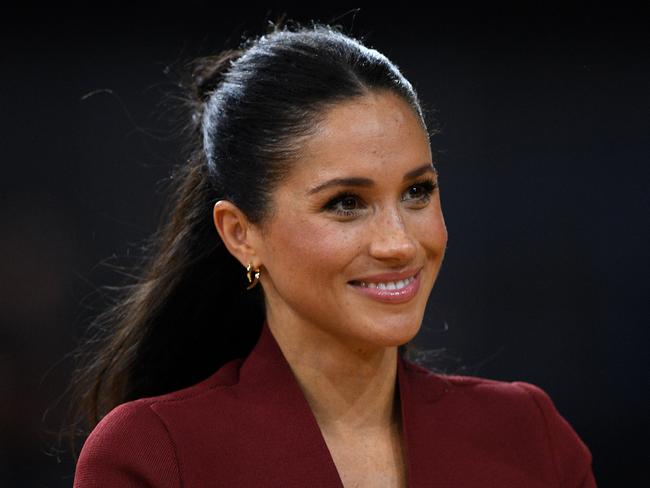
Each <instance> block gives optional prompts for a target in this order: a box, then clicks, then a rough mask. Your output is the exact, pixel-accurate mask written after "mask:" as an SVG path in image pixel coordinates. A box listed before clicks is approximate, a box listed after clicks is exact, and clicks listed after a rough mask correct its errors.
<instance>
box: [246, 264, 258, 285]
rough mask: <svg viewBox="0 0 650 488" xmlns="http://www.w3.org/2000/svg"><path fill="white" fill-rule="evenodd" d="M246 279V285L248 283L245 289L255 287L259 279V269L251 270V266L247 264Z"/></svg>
mask: <svg viewBox="0 0 650 488" xmlns="http://www.w3.org/2000/svg"><path fill="white" fill-rule="evenodd" d="M246 278H247V279H248V283H249V285H248V286H247V287H246V289H247V290H250V289H251V288H253V287H254V286H255V285H257V282H258V281H259V279H260V269H259V268H255V269H253V265H252V264H251V263H248V266H246Z"/></svg>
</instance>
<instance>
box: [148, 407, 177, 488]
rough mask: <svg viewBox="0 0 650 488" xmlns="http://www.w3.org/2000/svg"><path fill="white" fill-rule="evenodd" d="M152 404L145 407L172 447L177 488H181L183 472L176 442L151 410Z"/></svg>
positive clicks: (162, 421) (164, 424)
mask: <svg viewBox="0 0 650 488" xmlns="http://www.w3.org/2000/svg"><path fill="white" fill-rule="evenodd" d="M153 405H154V404H149V405H147V407H148V409H149V411H151V413H152V414H153V415H154V417H156V419H157V420H158V422H160V425H161V426H162V428H163V430H164V431H165V433H166V434H167V438H168V439H169V443H170V444H171V446H172V452H173V454H174V461H175V462H176V473H177V474H178V486H179V488H183V486H184V483H183V471H182V470H181V462H180V458H179V456H178V446H177V445H176V442H175V441H174V437H173V436H172V434H171V432H170V430H169V428H168V427H167V424H166V423H165V421H164V420H163V419H162V417H161V416H160V415H158V412H156V411H155V410H154V408H153Z"/></svg>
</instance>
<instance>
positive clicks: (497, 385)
mask: <svg viewBox="0 0 650 488" xmlns="http://www.w3.org/2000/svg"><path fill="white" fill-rule="evenodd" d="M412 368H413V370H417V371H418V372H419V373H420V375H421V376H422V377H424V378H426V380H427V381H425V382H424V383H423V384H422V386H421V388H427V386H426V384H427V383H428V384H430V385H434V384H436V385H438V386H436V388H438V389H440V386H439V385H444V386H443V389H444V394H443V395H441V396H440V398H439V401H438V404H439V408H440V409H441V411H443V412H446V415H449V418H450V419H454V420H451V421H456V420H458V419H462V424H463V426H466V425H467V424H470V426H469V427H468V428H469V429H471V430H472V431H474V432H477V431H478V432H482V433H483V434H482V435H490V436H498V437H499V438H500V439H502V440H506V439H507V440H508V444H512V445H519V446H522V448H526V449H531V448H532V449H533V450H534V451H536V452H539V453H540V454H543V455H545V456H546V457H547V458H548V459H549V461H550V464H551V465H552V466H553V469H554V471H555V473H556V478H557V479H558V480H559V482H560V486H584V487H590V486H595V482H594V481H593V473H592V470H591V463H592V455H591V452H590V450H589V449H588V447H587V446H586V444H585V443H584V442H583V441H582V439H581V438H580V437H579V436H578V434H577V433H576V431H575V430H574V429H573V427H572V426H571V425H570V424H569V422H568V421H567V420H566V419H565V418H564V416H563V415H562V414H561V413H560V412H559V410H558V409H557V407H556V405H555V403H554V401H553V400H552V399H551V397H550V395H549V394H548V393H547V392H546V391H545V390H544V389H543V388H541V387H539V386H537V385H535V384H533V383H529V382H526V381H501V380H495V379H489V378H483V377H479V376H464V375H448V374H441V373H433V372H430V371H428V370H426V369H424V368H422V367H420V366H417V365H413V366H412ZM458 421H459V422H460V420H458ZM524 446H528V447H524ZM531 446H533V447H531Z"/></svg>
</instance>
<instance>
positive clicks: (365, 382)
mask: <svg viewBox="0 0 650 488" xmlns="http://www.w3.org/2000/svg"><path fill="white" fill-rule="evenodd" d="M267 321H268V324H269V328H270V329H271V332H272V333H273V336H274V337H275V339H276V341H277V343H278V345H279V346H280V349H281V350H282V352H283V354H284V356H285V358H286V359H287V362H288V363H289V365H290V367H291V369H292V371H293V373H294V375H295V377H296V379H297V381H298V383H299V385H300V387H301V389H302V391H303V393H304V395H305V398H306V399H307V402H308V403H309V405H310V407H311V409H312V412H313V413H314V417H315V418H316V421H317V422H318V424H319V426H320V427H321V429H326V430H327V431H328V432H330V433H332V434H343V435H345V434H346V433H347V432H354V433H357V434H358V433H359V432H368V431H385V430H387V429H392V428H394V427H395V426H396V424H397V423H398V421H399V420H398V419H399V408H398V402H396V399H395V393H396V391H395V386H396V378H397V347H379V348H374V349H372V350H369V349H363V350H362V349H361V348H359V347H356V348H355V347H352V346H350V345H349V344H348V345H345V344H343V343H342V342H341V340H340V339H337V338H335V337H332V336H330V335H328V334H326V333H324V332H319V331H318V330H316V331H315V330H313V329H314V328H309V331H308V332H309V333H306V332H305V329H306V327H304V326H303V327H294V328H291V330H289V326H288V324H287V323H286V322H284V323H282V322H278V323H282V326H281V327H279V326H278V323H276V322H275V321H273V319H272V318H271V317H267Z"/></svg>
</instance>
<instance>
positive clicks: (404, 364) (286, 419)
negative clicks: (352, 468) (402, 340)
mask: <svg viewBox="0 0 650 488" xmlns="http://www.w3.org/2000/svg"><path fill="white" fill-rule="evenodd" d="M397 381H398V385H397V387H398V392H399V401H400V407H401V415H402V432H403V435H404V444H405V457H406V459H405V462H406V465H407V479H408V486H409V487H419V486H428V485H429V484H430V482H431V466H430V461H431V459H432V456H435V446H436V442H435V441H436V432H435V423H434V422H432V421H431V414H432V413H433V412H432V410H431V404H433V403H435V402H436V401H437V400H439V399H440V398H441V397H442V396H443V395H444V393H445V391H446V386H445V382H444V381H443V380H442V379H440V378H439V377H438V376H436V375H434V374H432V373H430V372H429V371H427V370H425V369H424V368H421V367H419V366H417V365H415V364H413V363H411V362H409V361H407V360H405V359H403V358H401V357H399V356H398V363H397ZM239 386H240V387H243V390H242V394H243V395H246V394H247V393H246V392H248V394H249V395H250V400H249V401H250V402H254V403H256V404H258V405H259V406H260V408H263V411H260V415H262V416H263V417H264V418H266V419H268V422H266V424H265V427H264V429H265V430H268V432H266V433H265V435H264V437H265V438H273V439H274V441H272V442H274V443H277V448H280V449H283V448H285V449H290V452H291V454H290V456H291V468H289V467H288V466H287V469H285V470H284V471H283V483H284V485H283V486H286V487H292V486H305V484H307V485H308V486H312V487H338V488H343V483H342V481H341V478H340V476H339V473H338V471H337V469H336V465H335V464H334V460H333V458H332V456H331V453H330V452H329V449H328V447H327V444H326V442H325V439H324V437H323V435H322V433H321V430H320V428H319V426H318V423H317V422H316V418H315V417H314V415H313V412H312V410H311V407H310V406H309V403H308V402H307V400H306V398H305V396H304V394H303V392H302V389H301V388H300V385H299V384H298V381H297V380H296V378H295V376H294V374H293V371H292V370H291V367H290V366H289V363H288V362H287V360H286V358H285V357H284V355H283V353H282V350H281V349H280V347H279V345H278V343H277V341H276V340H275V338H274V336H273V334H272V333H271V331H270V329H269V327H268V323H267V322H266V321H264V325H263V327H262V331H261V335H260V338H259V339H258V342H257V344H256V345H255V347H254V349H253V350H252V351H251V353H250V354H249V355H248V357H247V358H246V360H245V361H244V363H243V364H242V366H241V369H240V372H239ZM258 425H260V424H258ZM257 442H259V441H257ZM261 447H262V446H260V449H259V452H263V451H264V449H262V448H261ZM259 461H260V462H263V461H262V460H259Z"/></svg>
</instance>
